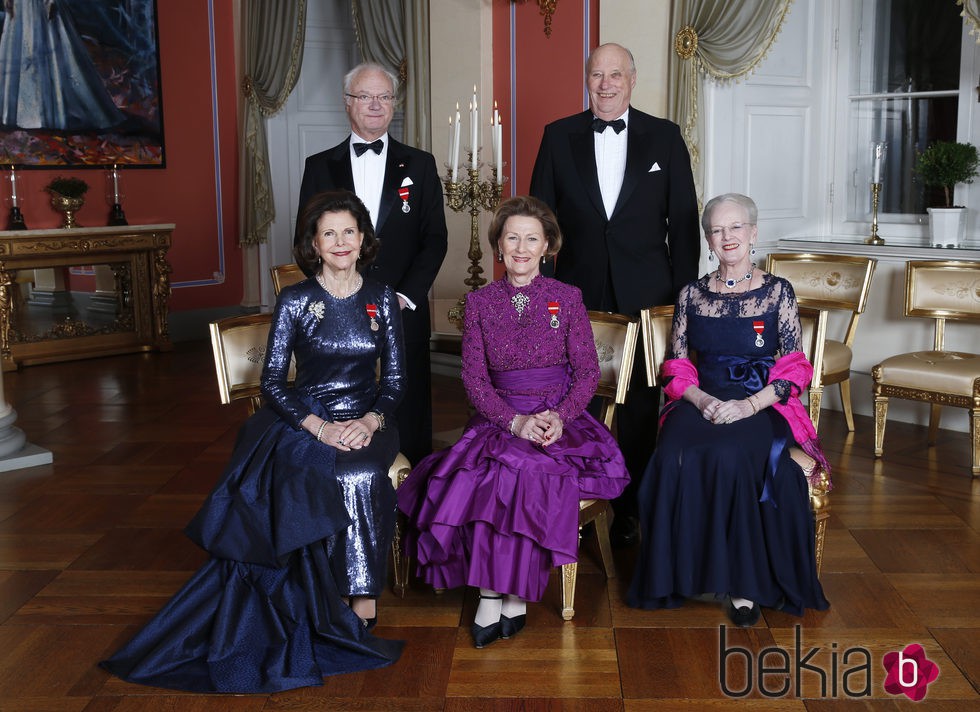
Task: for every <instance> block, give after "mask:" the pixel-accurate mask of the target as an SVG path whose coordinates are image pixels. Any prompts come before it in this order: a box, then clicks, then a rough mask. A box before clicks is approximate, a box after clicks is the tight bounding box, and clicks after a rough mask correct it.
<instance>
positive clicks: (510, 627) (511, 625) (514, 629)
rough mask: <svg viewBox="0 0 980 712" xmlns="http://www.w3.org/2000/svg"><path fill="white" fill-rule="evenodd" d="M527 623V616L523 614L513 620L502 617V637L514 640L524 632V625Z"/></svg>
mask: <svg viewBox="0 0 980 712" xmlns="http://www.w3.org/2000/svg"><path fill="white" fill-rule="evenodd" d="M525 623H527V614H526V613H522V614H521V615H519V616H514V617H513V618H508V617H507V616H503V615H502V616H500V637H501V638H504V639H505V640H506V639H507V638H512V637H514V636H515V635H517V634H518V633H520V632H521V631H522V630H524V624H525Z"/></svg>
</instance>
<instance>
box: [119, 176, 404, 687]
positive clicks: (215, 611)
mask: <svg viewBox="0 0 980 712" xmlns="http://www.w3.org/2000/svg"><path fill="white" fill-rule="evenodd" d="M299 230H300V231H301V234H302V235H303V236H304V239H303V240H302V242H301V243H300V244H298V245H297V247H296V248H295V255H296V260H297V262H298V263H299V264H300V265H301V266H303V267H308V268H309V271H310V272H313V273H314V275H315V276H314V277H311V278H310V279H307V280H305V281H303V282H300V283H299V284H295V285H292V286H289V287H286V288H285V289H283V291H282V294H281V295H280V296H279V300H278V301H277V303H276V308H275V315H274V317H273V321H272V328H271V330H270V333H269V341H268V350H267V352H266V356H265V364H264V368H263V371H262V381H261V385H262V394H263V396H264V398H265V400H266V402H267V405H266V406H265V407H263V408H261V409H260V410H259V411H258V412H256V413H255V415H253V416H252V417H251V418H249V419H248V420H247V421H246V422H245V424H244V425H243V426H242V428H241V430H240V431H239V435H238V439H237V442H236V444H235V449H234V452H233V454H232V457H231V461H230V463H229V465H228V466H227V468H226V469H225V471H224V473H223V475H222V477H221V478H220V480H219V482H218V484H217V485H216V486H215V488H214V490H213V491H212V492H211V494H210V495H209V496H208V498H207V500H206V501H205V503H204V505H203V507H202V508H201V510H200V511H199V512H198V514H197V515H196V516H195V517H194V519H193V520H192V521H191V523H190V524H189V525H188V527H187V530H186V531H187V534H188V536H190V538H191V539H193V540H194V541H195V542H196V543H198V544H199V545H200V546H202V547H203V548H204V549H205V550H207V551H208V553H209V554H210V555H211V558H210V560H209V561H208V562H207V563H206V564H205V565H204V566H203V567H202V568H201V569H200V570H199V571H198V572H197V573H196V574H195V575H194V577H193V578H191V580H190V581H189V582H188V583H187V584H186V585H185V586H184V587H183V588H182V589H181V590H180V591H179V592H178V593H177V594H176V595H175V596H174V597H173V599H171V601H170V602H169V603H168V604H167V605H166V606H165V607H164V608H163V610H161V611H160V612H159V613H158V614H157V615H156V617H154V618H153V619H152V620H151V621H150V622H149V623H148V624H147V625H146V627H145V628H143V629H142V630H141V631H140V632H139V633H138V634H137V635H136V637H135V638H133V640H131V641H130V642H129V643H128V644H127V645H126V646H125V647H124V648H123V649H122V650H120V651H119V652H117V653H116V654H115V655H114V656H113V657H112V658H110V659H109V660H107V661H105V662H103V663H102V666H103V667H104V668H106V669H107V670H109V671H110V672H112V673H114V674H116V675H118V676H119V677H122V678H123V679H126V680H129V681H131V682H138V683H143V684H147V685H156V686H158V687H169V688H175V689H181V690H190V691H201V692H274V691H277V690H285V689H289V688H293V687H301V686H305V685H321V684H323V676H324V675H331V674H335V673H343V672H353V671H357V670H367V669H373V668H377V667H381V666H384V665H389V664H391V663H392V662H394V661H395V660H397V659H398V657H399V655H400V653H401V648H402V643H401V642H399V641H389V640H382V639H380V638H376V637H374V636H373V635H372V634H371V633H370V632H369V629H370V627H371V624H372V623H373V622H374V620H375V619H376V615H377V612H376V598H377V596H378V595H379V594H380V593H381V591H382V589H383V588H384V585H385V576H386V573H387V553H388V551H389V548H390V545H391V539H392V536H393V534H394V524H395V516H396V502H395V492H394V488H393V487H392V485H391V482H390V480H389V479H388V468H389V467H390V466H391V464H392V462H394V460H395V457H396V456H397V454H398V433H397V431H396V430H395V429H394V428H393V427H392V426H391V425H390V423H391V422H392V413H393V412H394V409H395V406H396V405H397V404H398V401H399V400H400V398H401V394H402V389H403V381H404V364H403V348H402V335H401V321H400V311H399V308H398V298H397V297H396V296H395V294H394V292H392V290H391V289H390V288H388V287H386V286H384V285H381V284H379V283H377V282H374V281H372V280H371V279H367V278H362V277H361V275H360V274H359V273H358V269H359V268H360V267H363V265H365V264H368V263H370V262H371V260H372V259H373V258H374V256H375V255H376V254H377V251H378V241H377V240H376V239H375V237H374V230H373V228H372V227H371V219H370V216H369V214H368V212H367V210H366V208H365V207H364V205H363V204H362V203H361V201H360V200H358V199H357V198H356V197H355V196H354V194H353V193H349V192H347V191H339V192H332V193H320V194H318V195H316V196H314V197H313V198H312V199H311V200H310V202H309V203H308V204H307V206H306V208H305V210H304V212H303V215H302V218H301V221H300V224H299ZM293 357H295V359H296V379H295V383H293V384H290V383H288V381H287V374H288V371H289V364H290V360H291V358H293ZM379 360H380V378H379V377H378V376H376V365H377V363H378V361H379Z"/></svg>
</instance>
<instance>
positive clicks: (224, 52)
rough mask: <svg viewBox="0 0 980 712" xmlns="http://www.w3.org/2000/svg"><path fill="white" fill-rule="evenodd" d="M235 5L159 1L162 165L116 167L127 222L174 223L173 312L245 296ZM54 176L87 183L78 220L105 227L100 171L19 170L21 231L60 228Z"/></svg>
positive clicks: (213, 0)
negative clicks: (52, 193) (49, 188)
mask: <svg viewBox="0 0 980 712" xmlns="http://www.w3.org/2000/svg"><path fill="white" fill-rule="evenodd" d="M232 2H233V0H208V1H207V2H202V1H201V0H158V2H157V22H158V35H159V41H160V66H161V83H162V89H161V93H162V97H163V128H164V141H165V147H164V150H165V158H166V164H167V167H166V168H163V169H131V170H123V171H122V183H121V188H122V192H123V193H124V195H125V198H124V199H123V209H124V210H125V212H126V219H127V220H128V222H129V224H130V225H137V224H151V223H174V224H175V225H176V228H175V230H174V235H173V247H171V249H170V253H169V259H170V264H171V266H172V267H173V272H172V274H171V275H170V279H171V283H172V285H173V295H172V297H171V300H170V308H171V311H182V310H187V309H199V308H206V307H216V306H227V305H232V304H237V303H239V302H240V301H241V298H242V266H241V251H240V249H239V248H238V246H237V242H238V237H237V236H238V217H237V202H238V197H237V195H238V188H237V184H238V176H237V172H238V148H237V143H238V128H237V124H238V119H237V81H236V69H235V49H234V18H233V16H232ZM209 9H210V10H211V12H209ZM212 41H213V49H212ZM212 69H213V70H214V75H213V76H215V77H217V86H215V85H214V83H213V82H212ZM56 175H65V176H68V175H73V176H77V177H79V178H82V179H83V180H85V181H86V182H88V184H89V186H90V190H89V193H88V196H87V200H86V203H85V206H84V207H83V208H82V209H81V210H80V211H79V212H78V215H77V220H78V222H79V224H80V225H82V226H86V227H97V226H101V225H105V224H106V221H107V219H108V216H109V207H108V205H107V204H106V202H105V200H104V199H103V191H104V185H105V177H104V172H103V171H102V170H93V169H89V170H77V171H69V170H58V169H54V170H25V171H23V172H22V173H21V174H20V185H21V192H22V194H23V196H24V198H25V200H24V202H23V205H22V208H21V209H22V211H23V213H24V219H25V221H26V223H27V225H28V227H29V228H55V227H59V226H60V225H61V214H60V213H56V212H55V211H54V209H53V208H51V206H50V204H49V201H48V195H47V193H45V192H44V186H45V185H47V183H48V182H49V181H50V180H51V179H52V178H53V177H55V176H56ZM219 181H220V192H219V189H218V183H219ZM219 206H220V207H219Z"/></svg>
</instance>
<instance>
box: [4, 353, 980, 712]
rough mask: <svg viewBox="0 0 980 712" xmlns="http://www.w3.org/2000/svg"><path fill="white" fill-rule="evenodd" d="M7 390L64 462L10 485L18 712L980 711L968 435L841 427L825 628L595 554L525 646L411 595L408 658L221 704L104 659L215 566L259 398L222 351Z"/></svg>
mask: <svg viewBox="0 0 980 712" xmlns="http://www.w3.org/2000/svg"><path fill="white" fill-rule="evenodd" d="M4 388H5V393H6V397H7V400H8V402H10V403H11V404H12V405H13V406H14V408H15V409H16V410H17V412H18V414H19V419H18V421H17V425H18V426H19V427H20V428H22V429H23V430H24V431H25V432H26V433H27V434H28V439H29V441H30V442H32V443H34V444H35V445H39V446H41V447H44V448H47V449H49V450H51V451H52V452H53V453H54V463H53V464H52V465H44V466H39V467H33V468H27V469H21V470H14V471H10V472H5V473H0V710H3V712H83V711H84V712H130V711H135V712H162V711H164V710H166V711H168V712H172V711H183V710H187V711H195V712H196V711H202V710H227V711H235V712H259V711H266V710H268V711H272V710H328V709H329V710H360V711H366V710H388V711H390V710H398V711H402V710H404V711H406V712H412V711H419V712H421V711H428V710H445V711H447V712H505V711H510V710H515V711H516V710H526V711H530V712H539V711H540V712H607V711H608V712H613V711H618V710H623V711H628V712H643V711H645V710H657V711H658V712H668V711H671V710H684V711H693V710H722V709H748V710H809V711H811V712H824V711H829V710H838V709H845V710H850V709H855V710H858V709H860V710H904V709H928V710H977V709H980V694H978V691H980V480H974V479H972V478H971V477H970V474H969V467H968V463H969V452H968V445H969V443H968V437H967V435H966V434H964V433H957V432H951V431H942V432H941V442H940V443H939V445H938V446H937V447H935V448H927V447H926V444H925V437H926V434H925V429H924V428H920V427H914V426H909V425H903V424H900V423H890V424H889V428H888V433H887V436H886V442H885V446H886V451H885V458H884V459H882V460H879V461H876V460H875V459H874V458H873V456H872V454H871V453H872V424H871V422H870V420H869V419H868V418H858V423H857V432H856V433H855V434H853V435H848V434H847V433H846V430H845V428H844V424H843V419H842V418H841V417H840V414H838V413H836V412H832V411H826V410H825V411H824V413H823V421H822V423H821V436H822V437H823V441H824V444H825V446H826V449H827V451H828V455H829V459H830V461H831V463H832V464H833V465H834V466H835V477H834V480H835V485H836V487H835V490H834V492H833V499H832V507H833V509H832V515H831V520H830V531H829V534H828V541H827V547H826V554H825V559H824V564H823V572H822V577H821V578H822V581H823V584H824V587H825V590H826V593H827V596H828V598H829V599H830V601H831V608H830V610H828V611H825V612H822V613H816V612H809V613H807V615H806V616H805V617H804V618H803V619H797V618H794V617H792V616H789V615H785V614H781V613H776V612H773V611H768V610H766V611H764V619H763V621H762V622H760V624H759V625H758V626H757V627H755V628H753V629H750V630H741V629H735V630H733V629H732V628H731V627H730V626H727V627H726V628H724V629H723V628H722V627H721V626H723V625H726V624H727V619H726V618H725V616H724V614H723V612H722V610H721V608H720V606H719V605H718V604H715V603H710V602H691V603H690V604H689V605H686V606H685V607H683V608H680V609H677V610H672V611H656V612H648V611H639V610H633V609H630V608H628V607H626V606H625V605H624V603H623V589H624V586H625V585H626V583H627V582H628V580H629V577H630V573H631V571H632V568H633V561H632V558H631V556H632V554H631V552H629V551H621V552H617V554H616V556H617V557H618V558H617V563H618V568H619V577H618V578H616V579H612V580H609V581H607V580H605V578H604V576H603V575H602V574H601V572H600V569H599V567H598V566H597V565H596V564H595V563H594V562H593V559H592V557H591V555H590V553H587V554H584V555H583V561H582V564H581V566H580V575H579V585H578V593H577V605H576V609H577V613H576V616H575V619H574V620H573V621H571V622H567V623H566V622H563V621H562V619H561V617H560V615H559V603H558V600H559V598H558V586H557V583H558V582H557V579H553V580H552V584H551V585H550V586H549V590H548V592H547V595H546V597H545V599H544V600H543V601H542V602H541V603H539V604H534V605H531V606H530V607H529V615H528V621H529V623H528V627H527V628H526V629H525V630H524V631H523V632H522V633H521V634H520V635H519V636H518V637H516V638H514V639H512V640H509V641H501V642H499V643H496V644H494V645H492V646H490V647H488V648H486V649H484V650H475V649H474V648H473V647H472V644H471V641H470V637H469V630H468V628H469V624H470V622H471V621H472V616H473V611H474V609H475V595H474V593H473V592H472V591H468V592H466V591H459V590H456V591H448V592H445V593H443V594H441V595H436V594H435V593H434V592H433V591H431V590H430V589H427V588H426V587H424V586H422V585H420V584H418V583H414V584H413V586H412V588H411V590H410V591H409V593H408V595H407V596H406V597H405V598H403V599H399V598H395V597H394V596H393V595H392V594H390V593H388V594H387V595H386V596H384V597H383V598H382V600H381V605H380V623H381V624H380V625H379V627H378V633H379V634H380V635H382V636H388V637H392V638H400V639H404V640H406V641H407V646H406V648H405V653H404V655H403V657H402V659H401V660H400V661H399V662H398V663H397V664H396V665H394V666H392V667H389V668H386V669H382V670H377V671H372V672H367V673H360V674H352V675H344V676H338V677H330V678H327V679H325V680H324V685H323V686H322V687H316V688H305V689H300V690H294V691H290V692H284V693H279V694H275V695H245V696H233V695H217V696H206V695H188V694H181V693H175V692H172V691H166V690H160V689H154V688H147V687H142V686H138V685H131V684H128V683H125V682H123V681H121V680H118V679H116V678H113V677H111V676H109V675H108V674H106V673H104V672H103V671H102V670H101V669H99V668H98V667H96V663H97V662H98V661H99V660H100V659H103V658H104V657H106V656H107V655H109V654H110V653H111V652H113V651H114V650H115V649H116V648H118V647H119V646H120V645H121V644H122V643H123V642H124V641H125V640H126V639H128V637H129V636H131V635H132V634H133V633H134V631H135V630H136V629H137V628H138V627H139V625H140V624H141V623H142V622H144V621H145V620H147V618H148V617H149V616H150V615H151V614H152V613H154V612H155V611H156V610H158V609H159V607H160V606H161V605H162V604H163V603H164V602H165V601H166V600H167V599H168V598H169V596H170V595H171V594H172V593H173V592H174V591H175V590H176V589H177V588H178V587H179V586H180V585H181V584H182V583H183V582H184V581H185V580H186V579H187V578H188V577H189V576H190V574H191V572H192V571H193V570H194V569H195V568H196V567H198V566H199V565H200V564H201V563H202V562H203V561H204V558H205V555H204V554H203V553H202V552H201V551H200V550H198V549H197V548H196V547H195V546H194V545H193V544H191V543H190V542H189V541H188V540H187V539H186V538H185V537H184V535H183V533H182V528H183V526H184V524H185V523H186V522H187V521H188V520H189V518H190V517H191V516H192V514H193V513H194V512H195V510H196V508H197V507H198V506H199V504H200V503H201V502H202V500H203V498H204V496H205V494H206V493H207V492H208V490H209V489H210V487H211V485H212V483H213V482H214V481H215V479H216V477H217V476H218V474H219V472H220V470H221V468H222V466H223V464H224V463H225V461H226V459H227V458H228V456H229V453H230V451H231V448H232V444H233V442H234V438H235V434H236V430H237V428H238V426H239V425H240V423H241V422H242V420H243V419H244V418H245V406H244V405H232V406H221V405H220V404H218V396H217V387H216V384H215V378H214V373H213V367H212V362H211V355H210V348H209V346H208V345H207V344H206V343H185V344H178V346H177V348H176V350H175V351H174V352H172V353H166V354H149V355H136V356H120V357H112V358H103V359H95V360H90V361H79V362H75V363H68V364H53V365H44V366H34V367H29V368H25V369H23V370H21V371H20V372H15V373H8V374H4ZM435 417H436V429H437V430H444V431H451V430H453V429H455V428H458V427H460V426H461V425H462V423H463V422H464V420H465V418H466V404H465V398H464V395H463V391H462V387H461V385H460V383H459V381H458V380H456V379H452V378H448V377H441V376H437V377H436V414H435ZM946 417H947V418H949V419H952V418H962V417H964V414H963V411H950V412H948V413H947V414H946ZM797 626H799V628H797ZM910 644H919V645H921V646H922V648H923V649H924V652H925V655H926V657H927V658H928V659H929V660H931V661H933V662H934V663H935V664H936V665H938V668H939V677H938V679H937V680H936V681H935V682H933V683H932V684H931V685H929V686H928V688H927V690H926V692H927V695H926V698H925V699H924V700H923V701H922V702H918V703H915V702H911V701H910V700H909V699H907V697H905V696H904V695H901V694H899V695H897V696H894V695H891V694H889V693H888V692H887V691H886V690H885V688H884V684H885V679H886V670H885V667H884V665H883V660H884V655H885V654H886V653H888V652H892V651H903V650H904V649H905V647H906V646H908V645H910ZM766 649H768V650H767V652H766V654H765V657H764V661H761V662H760V654H761V653H762V651H763V650H766ZM722 660H724V663H722ZM763 666H765V669H764V670H762V667H763ZM773 670H775V672H773ZM904 679H905V680H906V681H907V682H910V681H911V673H909V675H908V676H907V677H906V678H904ZM726 691H727V693H728V694H726Z"/></svg>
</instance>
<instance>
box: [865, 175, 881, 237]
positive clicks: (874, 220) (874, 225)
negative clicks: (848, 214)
mask: <svg viewBox="0 0 980 712" xmlns="http://www.w3.org/2000/svg"><path fill="white" fill-rule="evenodd" d="M880 194H881V183H872V184H871V236H870V237H868V238H865V240H864V242H865V244H867V245H884V244H885V240H884V239H883V238H881V237H878V196H879V195H880Z"/></svg>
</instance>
